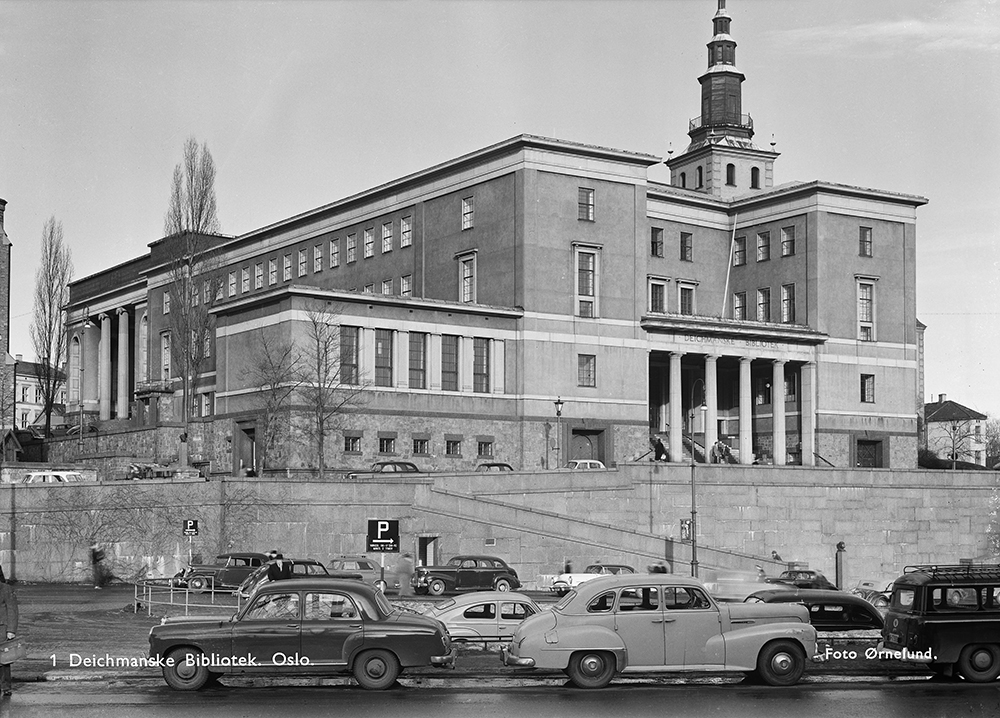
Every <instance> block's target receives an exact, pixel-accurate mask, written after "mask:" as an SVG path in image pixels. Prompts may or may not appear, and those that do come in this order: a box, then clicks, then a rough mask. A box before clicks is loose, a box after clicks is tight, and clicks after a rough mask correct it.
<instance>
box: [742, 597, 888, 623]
mask: <svg viewBox="0 0 1000 718" xmlns="http://www.w3.org/2000/svg"><path fill="white" fill-rule="evenodd" d="M744 601H745V602H746V603H753V602H755V601H758V602H761V603H801V604H802V605H804V606H805V607H806V608H808V609H809V622H810V623H812V624H813V625H814V626H815V627H816V629H817V630H819V631H851V630H855V631H857V630H882V626H883V625H884V619H883V618H882V614H881V613H880V612H879V610H878V609H877V608H875V607H874V606H873V605H872V604H871V603H869V602H868V601H866V600H865V599H863V598H861V596H855V595H854V594H851V593H847V592H845V591H831V590H828V589H818V588H799V589H795V590H793V591H787V590H782V589H778V590H775V589H764V590H761V591H755V592H754V593H751V594H750V595H749V596H747V597H746V599H745V600H744ZM847 607H851V611H850V612H849V613H847V614H845V613H844V611H845V609H846V608H847Z"/></svg>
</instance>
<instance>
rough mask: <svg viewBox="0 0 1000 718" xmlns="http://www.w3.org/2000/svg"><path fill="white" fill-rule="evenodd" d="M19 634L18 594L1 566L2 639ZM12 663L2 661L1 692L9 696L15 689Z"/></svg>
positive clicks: (0, 613) (0, 616)
mask: <svg viewBox="0 0 1000 718" xmlns="http://www.w3.org/2000/svg"><path fill="white" fill-rule="evenodd" d="M16 634H17V596H15V595H14V589H13V588H11V586H10V584H9V583H7V580H6V579H5V578H4V575H3V569H2V568H0V639H3V640H4V641H10V640H13V639H14V638H15V637H16ZM10 665H11V664H10V663H3V662H2V661H0V693H2V694H3V696H9V695H10V694H11V691H12V690H13V689H14V686H13V684H12V683H11V677H10Z"/></svg>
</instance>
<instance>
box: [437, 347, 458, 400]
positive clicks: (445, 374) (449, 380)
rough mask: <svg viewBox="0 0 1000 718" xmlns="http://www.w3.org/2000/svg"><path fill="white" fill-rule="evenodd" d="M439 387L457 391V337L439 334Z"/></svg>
mask: <svg viewBox="0 0 1000 718" xmlns="http://www.w3.org/2000/svg"><path fill="white" fill-rule="evenodd" d="M441 388H442V389H443V390H444V391H458V337H457V336H455V335H453V334H442V335H441Z"/></svg>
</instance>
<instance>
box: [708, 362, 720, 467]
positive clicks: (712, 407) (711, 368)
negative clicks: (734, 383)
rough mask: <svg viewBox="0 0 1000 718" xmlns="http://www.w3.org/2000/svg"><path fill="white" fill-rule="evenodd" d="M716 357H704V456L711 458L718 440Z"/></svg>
mask: <svg viewBox="0 0 1000 718" xmlns="http://www.w3.org/2000/svg"><path fill="white" fill-rule="evenodd" d="M718 359H719V358H718V357H716V356H712V355H711V354H709V355H708V356H706V357H705V406H706V407H708V408H707V409H706V411H705V456H706V461H708V458H707V457H708V456H711V451H712V447H713V446H715V442H717V441H718V440H719V377H718V374H717V368H718V367H717V364H718Z"/></svg>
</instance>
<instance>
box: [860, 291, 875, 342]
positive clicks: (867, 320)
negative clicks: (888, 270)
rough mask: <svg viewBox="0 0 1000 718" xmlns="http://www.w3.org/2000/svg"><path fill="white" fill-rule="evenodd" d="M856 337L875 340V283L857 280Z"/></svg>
mask: <svg viewBox="0 0 1000 718" xmlns="http://www.w3.org/2000/svg"><path fill="white" fill-rule="evenodd" d="M858 339H860V340H861V341H863V342H873V341H875V285H874V284H872V283H870V282H858Z"/></svg>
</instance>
